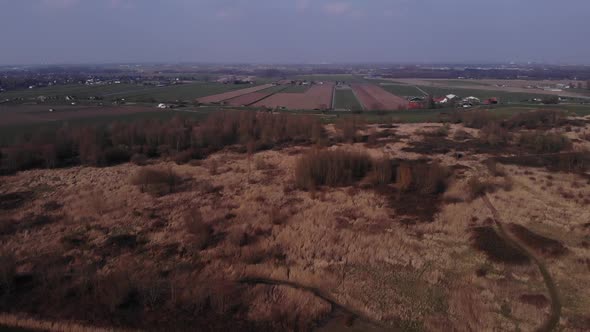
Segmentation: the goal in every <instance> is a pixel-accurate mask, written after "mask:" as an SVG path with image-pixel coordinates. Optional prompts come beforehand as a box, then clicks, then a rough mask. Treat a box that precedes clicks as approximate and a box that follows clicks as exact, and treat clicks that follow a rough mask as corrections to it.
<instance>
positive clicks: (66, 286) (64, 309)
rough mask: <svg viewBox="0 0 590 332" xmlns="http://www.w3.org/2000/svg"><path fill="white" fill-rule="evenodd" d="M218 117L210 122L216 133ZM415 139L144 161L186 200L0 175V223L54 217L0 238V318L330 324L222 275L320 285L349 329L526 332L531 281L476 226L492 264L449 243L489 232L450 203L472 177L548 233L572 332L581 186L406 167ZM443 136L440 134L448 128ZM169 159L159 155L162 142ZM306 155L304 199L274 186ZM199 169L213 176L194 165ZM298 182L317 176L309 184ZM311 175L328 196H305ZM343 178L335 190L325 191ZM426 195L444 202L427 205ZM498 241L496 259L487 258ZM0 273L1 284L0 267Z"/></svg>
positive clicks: (268, 326)
mask: <svg viewBox="0 0 590 332" xmlns="http://www.w3.org/2000/svg"><path fill="white" fill-rule="evenodd" d="M218 120H220V121H219V123H215V124H210V125H212V126H217V125H219V126H220V127H216V128H222V127H223V126H222V125H223V124H224V123H225V124H227V123H232V121H231V120H230V121H228V122H224V121H222V120H225V119H224V118H221V119H218ZM246 120H248V121H250V120H252V119H251V118H247V119H246ZM246 120H243V121H246ZM209 121H212V120H209ZM253 121H254V123H256V122H257V121H258V119H254V120H253ZM261 121H262V120H261ZM264 121H266V120H264ZM249 123H252V122H249ZM273 123H274V122H273ZM232 128H233V127H232ZM238 128H239V126H238V127H235V128H234V129H236V130H237V131H236V133H237V132H240V131H239V130H238ZM247 128H249V129H248V130H244V131H242V134H243V135H246V136H248V135H251V133H254V136H255V137H258V138H259V140H257V141H258V142H264V141H266V142H273V140H274V139H272V138H270V139H262V137H263V136H259V133H257V129H256V128H260V126H258V125H252V126H251V125H248V126H247ZM419 128H427V126H426V125H400V126H399V128H396V133H400V135H402V136H400V137H403V138H402V139H401V141H396V142H384V141H385V140H379V143H378V144H377V145H378V147H377V146H375V147H373V146H370V147H366V146H365V145H364V144H355V145H347V144H343V146H342V147H341V148H339V149H338V150H311V151H310V152H309V153H304V154H303V155H301V151H308V150H309V148H308V147H291V148H287V149H276V150H275V149H272V150H266V151H262V152H261V151H259V152H257V153H252V157H251V158H250V161H249V160H248V158H247V156H246V155H245V154H244V152H247V149H244V150H241V143H240V142H241V140H242V138H239V139H238V140H239V141H238V143H236V145H235V146H233V147H231V148H228V149H225V150H224V151H223V152H218V153H215V154H214V155H211V156H210V157H209V158H207V159H206V160H204V161H203V162H202V163H198V164H192V165H186V164H183V165H177V164H176V163H174V162H163V161H162V159H160V160H158V159H155V158H153V157H152V156H150V158H153V159H152V160H151V162H153V163H160V164H158V165H157V166H153V167H147V169H156V170H158V171H159V172H158V173H160V174H159V175H158V176H155V178H164V179H166V178H167V175H166V174H167V172H168V170H170V171H171V172H172V173H174V174H176V175H180V174H182V178H183V179H184V180H183V181H182V182H186V183H190V184H192V187H190V190H189V188H188V187H189V186H184V185H182V183H181V184H178V185H175V186H174V189H173V190H168V189H165V190H163V193H168V192H170V191H172V192H174V194H171V195H163V196H160V195H159V194H157V195H145V194H143V193H141V190H138V188H140V189H141V187H142V184H143V185H145V186H149V185H150V183H152V180H150V179H151V178H152V177H151V176H149V174H147V176H146V174H143V176H138V178H139V179H142V180H138V181H137V182H134V183H131V182H130V181H129V178H133V177H134V175H136V174H139V173H140V169H142V168H139V167H137V166H135V165H132V164H125V165H120V166H114V167H109V168H86V167H72V168H68V169H59V170H33V171H28V172H24V173H21V174H17V175H15V176H10V177H4V178H2V183H1V184H0V195H7V194H10V193H21V192H27V191H30V192H32V193H31V194H30V195H24V194H23V195H12V196H11V195H8V196H6V197H8V198H10V197H13V198H14V199H13V200H5V201H1V200H0V203H2V204H4V203H6V204H4V205H6V206H5V207H6V209H0V220H2V221H6V220H13V221H14V222H15V223H18V222H20V221H21V220H33V219H35V218H32V217H34V216H37V215H49V216H52V217H55V218H54V221H53V222H50V223H39V224H38V225H37V226H35V227H31V228H28V229H26V230H22V231H20V230H18V231H15V232H11V233H7V234H4V235H2V234H0V237H1V239H2V242H1V245H0V249H2V250H3V251H4V252H10V253H13V254H14V258H15V269H14V271H15V273H16V274H15V277H14V278H10V277H9V278H7V280H12V282H13V285H14V287H12V294H14V295H15V296H13V297H8V298H6V299H5V300H6V302H2V301H0V306H1V307H0V309H2V310H4V311H8V310H12V311H13V312H14V311H22V312H29V313H33V312H34V313H37V314H38V315H39V316H41V317H51V318H56V319H64V318H65V319H75V320H76V321H78V322H87V323H88V324H96V325H98V326H113V327H120V328H137V329H157V330H187V329H191V328H194V326H199V328H200V329H201V330H203V331H209V330H218V331H219V330H241V331H276V330H281V331H290V330H291V331H294V330H312V329H314V328H315V327H314V324H316V323H317V322H318V321H328V322H329V323H332V319H331V316H330V315H329V312H330V305H328V304H326V302H325V301H323V300H321V299H320V298H318V297H317V296H316V295H314V294H313V292H310V291H305V290H301V289H294V288H292V287H290V286H289V287H287V286H276V285H272V286H270V285H252V284H248V285H245V284H238V283H236V282H235V281H236V280H240V279H242V278H244V277H260V278H270V279H274V280H284V281H288V282H292V283H294V284H298V285H305V286H309V287H313V288H317V289H319V290H320V291H321V292H322V293H323V294H326V295H327V296H328V297H329V298H331V299H333V300H334V301H335V302H336V303H338V304H340V305H341V306H343V307H345V308H349V309H350V310H351V311H353V312H356V313H358V314H359V317H361V318H360V319H357V320H355V321H354V322H352V325H353V326H352V327H351V329H354V328H356V329H359V330H368V329H370V328H371V327H373V325H371V324H370V321H372V320H374V321H377V322H379V323H381V324H383V325H385V326H386V327H388V326H398V327H400V326H401V327H406V328H414V329H417V328H423V329H425V330H430V329H434V330H436V329H445V330H453V329H455V330H465V331H467V330H482V331H484V330H485V331H487V330H503V329H516V328H517V327H520V328H521V329H523V330H534V328H535V327H536V326H537V325H538V322H540V321H542V320H543V318H544V315H545V312H544V310H546V308H539V307H537V306H535V305H534V304H529V303H523V301H521V300H520V298H521V295H523V294H541V293H543V291H542V290H543V284H542V278H541V277H540V276H539V274H538V271H536V270H535V268H534V266H532V267H530V266H529V265H521V264H520V261H518V260H517V261H518V262H519V264H512V263H510V264H505V263H503V262H504V261H506V260H509V261H511V262H512V261H514V257H515V254H514V253H513V252H512V251H511V250H510V248H509V247H508V248H505V246H504V245H503V244H502V243H500V242H498V241H497V238H494V236H493V235H490V233H489V231H487V232H482V233H483V235H482V234H478V237H477V238H478V239H479V241H480V244H481V247H482V248H486V250H488V249H489V250H491V251H492V252H493V253H492V254H493V255H494V256H493V257H500V259H501V262H497V261H496V260H494V259H489V257H491V256H488V254H486V255H485V256H484V255H477V254H475V252H474V249H473V248H474V245H475V244H476V243H478V242H477V241H476V239H475V238H474V239H473V240H471V239H470V237H469V236H468V235H467V236H466V234H469V233H471V232H472V229H473V228H477V227H488V226H487V224H486V223H488V222H489V221H487V220H488V217H489V216H488V213H489V212H488V210H487V209H485V207H484V206H483V203H482V202H481V200H469V199H467V195H468V193H467V190H466V188H467V186H468V181H469V179H470V178H471V177H473V176H479V179H480V180H481V181H490V182H491V183H493V184H495V185H497V186H499V187H502V185H503V183H504V181H507V180H505V179H508V178H510V179H511V180H513V181H514V188H513V189H512V191H510V192H507V191H501V190H496V191H495V193H494V194H493V195H492V197H493V199H494V203H495V204H497V206H498V209H499V210H500V211H501V213H502V214H506V219H507V220H508V218H510V219H509V220H510V222H514V223H518V224H521V225H529V223H530V224H531V225H534V226H535V227H534V230H535V233H537V234H544V235H545V234H551V238H552V239H554V240H556V241H559V242H560V243H562V244H563V245H564V246H566V247H567V248H568V250H569V252H568V254H567V255H562V256H555V257H554V258H552V259H551V260H550V261H549V262H548V263H547V264H548V265H549V268H550V269H551V271H552V273H555V275H556V278H558V284H559V286H560V287H563V288H562V290H563V294H564V299H568V301H564V313H563V320H562V325H563V328H564V329H568V328H571V327H572V326H574V325H572V324H573V323H570V322H572V321H574V320H575V319H574V318H576V317H578V316H580V317H583V315H584V310H585V308H587V305H586V304H587V298H590V295H589V294H588V292H587V290H585V289H584V288H581V289H580V288H579V287H572V289H575V291H571V290H569V288H566V287H565V286H567V285H568V284H570V285H580V284H585V283H587V282H589V280H588V273H587V265H586V263H585V261H583V262H581V261H580V260H581V259H583V258H584V257H585V255H586V253H587V248H585V247H583V246H582V244H581V243H583V241H584V240H585V235H586V234H587V229H588V228H587V227H584V226H583V225H584V223H587V215H586V214H584V213H583V210H582V209H581V206H580V205H577V204H576V203H575V202H570V201H567V200H564V199H563V198H562V197H560V196H559V193H558V192H557V189H556V188H559V187H563V188H569V187H570V186H572V188H574V187H575V190H568V191H572V192H573V193H574V194H575V196H576V198H577V197H578V195H579V193H580V192H587V187H586V185H585V180H583V179H582V178H580V177H579V176H578V175H573V174H562V173H551V176H552V178H551V179H550V181H551V182H552V183H553V187H552V189H550V190H542V189H541V185H543V184H544V182H545V181H540V179H546V175H547V174H549V173H547V172H545V171H543V170H542V169H538V170H532V169H530V168H529V167H528V166H519V167H516V166H512V165H510V164H508V163H504V162H502V165H500V164H486V165H485V167H483V166H482V161H483V160H487V159H489V156H488V155H485V154H484V155H482V154H477V153H471V152H464V153H463V154H464V156H463V157H462V158H455V157H454V156H453V155H451V154H447V155H439V156H437V157H438V158H439V159H440V161H437V162H432V161H425V160H416V159H420V158H423V157H425V156H431V154H430V153H427V154H418V153H415V152H406V151H403V150H402V148H403V147H404V146H407V145H409V144H411V143H412V141H413V140H415V137H412V136H411V135H412V133H415V132H416V130H417V129H419ZM460 128H461V127H460V126H458V125H453V126H452V130H453V132H456V131H457V129H460ZM230 129H231V128H230ZM283 129H284V128H283ZM228 130H229V129H228ZM300 130H301V132H307V129H300ZM300 130H299V129H298V130H297V131H300ZM229 132H232V133H233V129H231V130H229ZM264 132H265V135H264V136H271V137H272V136H273V135H271V134H272V132H270V134H269V131H266V130H265V131H264ZM469 132H470V133H474V132H476V131H475V130H469ZM242 134H240V135H242ZM277 135H279V136H280V133H277ZM218 137H219V136H218ZM228 137H230V136H228ZM231 137H233V136H231ZM201 138H202V137H199V139H201ZM229 141H231V140H228V142H229ZM303 141H304V142H303ZM303 141H302V142H303V143H302V144H305V145H307V144H309V141H307V140H305V139H304V140H303ZM455 143H458V142H455ZM198 144H201V143H198ZM223 144H225V143H223ZM289 144H291V143H289ZM449 144H451V143H449ZM203 146H204V145H203ZM209 146H213V145H209ZM450 146H451V147H452V146H453V145H450ZM258 147H261V145H260V146H258ZM244 148H246V147H245V146H244ZM257 149H258V148H257ZM169 151H170V156H174V154H175V148H174V146H172V147H171V148H170V149H169ZM342 151H347V153H346V154H342V153H341V152H342ZM351 151H353V152H351ZM354 151H358V152H354ZM140 153H142V154H143V153H145V154H146V155H147V154H148V152H147V151H141V152H140ZM209 153H210V151H208V152H207V154H209ZM332 153H333V154H334V155H332ZM326 154H330V157H324V155H326ZM351 154H352V157H351ZM312 155H313V156H314V157H317V158H313V160H312V158H311V157H309V158H310V160H307V162H308V164H307V165H305V166H306V167H303V169H306V170H305V171H302V173H303V175H306V174H307V175H306V177H307V179H308V180H307V181H303V182H304V183H312V185H311V187H312V188H311V190H313V189H315V190H316V195H315V196H314V197H312V195H309V194H308V193H305V192H301V191H299V190H295V189H294V188H295V187H294V181H292V180H291V177H290V176H285V175H291V174H295V175H297V167H298V164H299V163H301V162H302V161H301V160H304V159H305V158H306V157H308V156H312ZM359 156H360V157H359ZM392 158H397V159H392ZM317 159H319V160H321V162H318V161H317ZM213 161H215V163H216V164H217V165H216V167H211V164H212V163H213ZM249 164H251V165H249ZM308 166H309V167H308ZM311 166H313V167H311ZM249 167H251V172H250V174H248V171H247V170H248V168H249ZM213 168H216V169H215V170H213ZM486 168H487V171H489V173H490V174H489V175H488V176H484V175H479V173H477V172H481V171H482V170H483V172H482V173H483V174H485V173H486ZM310 169H313V170H314V172H316V171H317V173H312V172H311V171H310ZM449 169H453V172H454V174H455V175H454V176H453V177H450V171H449ZM355 170H357V171H358V172H357V171H355ZM162 171H163V173H164V175H163V176H162V175H161V172H162ZM523 171H527V172H528V173H527V174H523ZM309 174H315V175H314V176H317V178H318V179H319V180H318V181H317V182H316V180H315V179H313V177H312V180H309V178H310V177H309ZM355 174H356V175H355ZM248 177H249V178H250V180H251V181H247V179H248ZM530 177H535V178H536V179H537V181H532V180H530V179H529V178H530ZM571 177H575V179H573V178H571ZM303 178H305V177H303ZM295 179H296V178H295ZM327 179H330V180H329V183H332V184H336V185H335V186H333V187H332V186H331V185H330V186H329V185H328V184H324V185H323V186H324V187H323V188H318V187H317V185H316V183H328V180H327ZM341 179H344V181H343V182H340V181H341ZM574 181H575V183H577V184H576V185H575V186H574V185H572V183H574ZM155 182H158V183H164V184H165V183H166V182H167V181H165V180H164V181H162V182H160V181H155ZM343 183H349V184H350V186H348V187H345V188H342V187H341V186H342V185H345V184H343ZM328 186H329V187H328ZM47 187H49V189H46V188H47ZM164 187H167V185H164ZM314 187H315V188H314ZM44 188H45V189H44ZM442 191H447V193H449V194H453V195H456V197H458V198H459V199H457V200H454V201H452V202H448V203H444V201H443V199H442V198H443V197H442V195H441V194H440V192H442ZM385 194H387V195H385ZM81 197H82V199H81ZM87 197H95V200H96V201H97V202H96V203H97V204H96V206H97V208H93V207H90V208H89V205H90V203H91V200H90V199H87ZM98 202H101V204H98ZM49 203H51V204H49ZM93 204H94V203H93ZM4 205H2V206H4ZM46 205H47V207H46ZM418 208H419V209H422V210H421V211H417V209H418ZM411 209H413V211H410V210H411ZM580 211H582V212H580ZM62 214H63V218H62V217H60V216H61V215H62ZM410 215H411V217H410ZM29 216H31V218H29ZM473 217H476V218H473ZM409 219H411V220H412V221H413V222H406V221H408V220H409ZM426 221H428V222H426ZM527 227H528V226H527ZM531 229H533V228H531ZM492 232H493V230H492ZM0 233H1V232H0ZM474 237H475V235H474ZM482 243H483V244H482ZM497 246H500V247H502V248H501V249H502V250H496V249H493V247H497ZM490 248H492V249H490ZM475 249H476V250H479V247H478V246H477V245H475ZM498 251H499V254H498ZM48 253H54V254H53V255H49V254H48ZM8 266H9V265H8ZM7 271H9V273H7V275H10V271H11V269H8V270H7ZM478 271H479V272H481V273H478ZM64 276H66V277H65V278H64ZM113 284H115V285H113ZM89 285H90V286H89ZM109 285H112V286H110V288H112V289H109ZM99 290H100V292H99ZM526 301H528V302H531V301H534V299H533V300H531V299H530V298H529V297H527V298H526ZM526 301H525V302H526ZM531 303H532V302H531ZM535 303H536V302H535ZM504 309H505V310H504ZM505 313H509V314H508V315H503V314H505ZM171 317H173V319H171ZM349 323H350V322H349ZM362 324H367V325H366V326H368V327H367V328H362V326H365V325H362ZM338 328H342V325H336V330H338Z"/></svg>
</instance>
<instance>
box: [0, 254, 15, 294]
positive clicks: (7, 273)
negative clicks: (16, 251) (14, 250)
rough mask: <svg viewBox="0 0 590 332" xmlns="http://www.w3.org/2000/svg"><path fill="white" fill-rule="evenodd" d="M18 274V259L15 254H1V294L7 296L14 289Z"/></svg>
mask: <svg viewBox="0 0 590 332" xmlns="http://www.w3.org/2000/svg"><path fill="white" fill-rule="evenodd" d="M15 275H16V260H15V258H14V255H13V254H6V253H3V254H0V296H1V297H3V296H6V295H8V294H10V292H11V291H12V286H13V282H14V277H15Z"/></svg>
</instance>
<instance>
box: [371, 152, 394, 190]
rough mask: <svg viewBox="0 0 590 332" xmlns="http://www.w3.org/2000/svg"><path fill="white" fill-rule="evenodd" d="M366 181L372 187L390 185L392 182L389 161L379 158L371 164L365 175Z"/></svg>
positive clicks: (392, 176) (392, 175) (391, 168)
mask: <svg viewBox="0 0 590 332" xmlns="http://www.w3.org/2000/svg"><path fill="white" fill-rule="evenodd" d="M367 180H368V182H369V183H371V184H372V185H374V186H382V185H387V184H390V183H391V182H392V181H393V180H394V172H393V165H392V164H391V160H389V159H387V158H381V159H379V160H376V161H374V162H373V167H372V169H371V171H370V172H369V174H368V175H367Z"/></svg>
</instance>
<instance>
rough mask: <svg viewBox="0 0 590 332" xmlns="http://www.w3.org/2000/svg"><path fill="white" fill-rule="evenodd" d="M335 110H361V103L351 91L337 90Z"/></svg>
mask: <svg viewBox="0 0 590 332" xmlns="http://www.w3.org/2000/svg"><path fill="white" fill-rule="evenodd" d="M334 108H335V109H348V110H361V109H362V106H361V103H359V101H358V100H357V99H356V96H355V95H354V93H353V92H352V90H351V89H336V90H335V96H334Z"/></svg>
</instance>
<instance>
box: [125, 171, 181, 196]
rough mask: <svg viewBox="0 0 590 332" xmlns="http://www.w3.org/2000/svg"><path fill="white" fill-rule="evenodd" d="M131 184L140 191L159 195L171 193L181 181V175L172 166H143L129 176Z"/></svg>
mask: <svg viewBox="0 0 590 332" xmlns="http://www.w3.org/2000/svg"><path fill="white" fill-rule="evenodd" d="M131 183H132V184H133V185H136V186H139V187H140V188H141V191H142V192H148V193H150V194H153V195H156V196H161V195H166V194H170V193H173V192H174V191H175V190H176V189H177V187H178V185H179V184H180V183H181V177H180V176H179V175H178V174H177V173H176V172H174V170H172V168H170V167H169V168H166V169H162V168H156V167H143V168H141V169H140V170H139V171H137V173H135V175H134V176H133V177H132V178H131Z"/></svg>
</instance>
